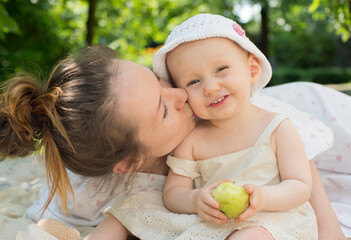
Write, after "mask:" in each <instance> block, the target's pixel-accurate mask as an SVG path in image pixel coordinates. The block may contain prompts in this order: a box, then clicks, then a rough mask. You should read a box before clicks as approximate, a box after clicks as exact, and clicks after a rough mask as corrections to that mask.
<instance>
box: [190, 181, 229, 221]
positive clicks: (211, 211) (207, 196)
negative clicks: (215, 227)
mask: <svg viewBox="0 0 351 240" xmlns="http://www.w3.org/2000/svg"><path fill="white" fill-rule="evenodd" d="M228 181H230V180H221V181H218V182H216V183H214V184H212V185H209V186H205V187H202V188H201V189H199V191H198V192H197V194H196V195H195V196H194V204H195V206H194V207H195V209H196V212H197V214H198V215H199V216H200V217H201V218H202V219H204V220H205V221H207V222H211V223H216V224H224V223H228V222H230V220H229V218H228V217H227V216H226V215H225V214H224V213H223V212H221V211H219V210H218V208H219V204H218V202H217V201H216V200H215V199H214V198H213V197H212V194H211V193H212V191H213V190H214V189H215V188H216V187H217V186H218V185H219V184H221V183H223V182H228Z"/></svg>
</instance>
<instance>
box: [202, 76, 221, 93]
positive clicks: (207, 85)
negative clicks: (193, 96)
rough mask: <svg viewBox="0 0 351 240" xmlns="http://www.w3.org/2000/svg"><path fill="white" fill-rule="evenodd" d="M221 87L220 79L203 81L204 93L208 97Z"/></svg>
mask: <svg viewBox="0 0 351 240" xmlns="http://www.w3.org/2000/svg"><path fill="white" fill-rule="evenodd" d="M220 89H221V86H220V84H219V81H218V80H216V79H215V78H210V79H206V80H205V81H204V82H203V93H204V95H205V96H206V97H209V96H211V95H213V94H215V93H216V92H218V91H219V90H220Z"/></svg>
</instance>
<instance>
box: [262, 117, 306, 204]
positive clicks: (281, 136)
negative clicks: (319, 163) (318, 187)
mask: <svg viewBox="0 0 351 240" xmlns="http://www.w3.org/2000/svg"><path fill="white" fill-rule="evenodd" d="M272 141H273V143H275V146H276V156H277V160H278V168H279V173H280V179H281V182H280V183H279V184H278V185H275V186H265V187H264V190H265V191H266V193H267V196H268V201H267V202H266V204H265V206H264V208H263V210H266V211H284V210H288V209H291V208H294V207H297V206H299V205H301V204H302V203H304V202H307V201H308V200H309V198H310V196H311V190H312V175H311V169H310V165H309V161H308V159H307V156H306V153H305V149H304V146H303V143H302V140H301V138H300V136H299V134H298V133H297V131H296V129H295V127H294V126H293V125H292V123H291V122H290V120H284V121H283V122H282V123H281V124H280V125H279V126H278V128H277V129H276V130H275V131H274V132H273V134H272ZM273 145H274V144H273Z"/></svg>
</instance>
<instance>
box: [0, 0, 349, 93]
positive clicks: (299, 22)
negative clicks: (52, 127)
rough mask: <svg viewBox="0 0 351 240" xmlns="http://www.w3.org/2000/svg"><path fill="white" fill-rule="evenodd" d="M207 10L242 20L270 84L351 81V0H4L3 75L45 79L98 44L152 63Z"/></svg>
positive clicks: (0, 27)
mask: <svg viewBox="0 0 351 240" xmlns="http://www.w3.org/2000/svg"><path fill="white" fill-rule="evenodd" d="M200 12H208V13H214V14H221V15H224V16H226V17H228V18H231V19H233V20H235V21H237V22H238V23H239V24H241V26H242V27H243V28H244V29H245V30H246V34H247V36H248V37H249V38H250V39H251V40H252V41H253V42H255V43H256V44H257V45H258V46H259V48H260V49H261V50H262V51H263V52H264V53H265V54H266V56H268V58H269V60H270V62H271V64H272V66H273V72H274V74H273V78H272V81H271V82H270V85H276V84H281V83H285V82H292V81H311V82H317V83H321V84H343V85H347V86H350V84H351V61H350V59H351V58H350V57H351V40H350V39H351V1H350V0H310V1H307V0H295V1H287V0H285V1H284V0H0V81H4V80H5V79H6V78H8V77H9V76H10V75H12V74H14V73H17V72H19V71H22V70H25V71H28V72H30V73H32V74H35V75H37V76H38V77H40V78H41V79H42V80H45V79H46V78H47V76H48V74H49V72H50V70H51V69H52V67H53V66H54V64H55V63H56V62H57V61H58V60H59V59H62V58H63V57H65V56H66V55H67V54H69V53H73V52H75V51H77V50H79V49H81V48H82V47H84V46H86V45H90V44H103V45H107V46H109V47H111V48H112V49H114V50H116V51H117V53H118V56H119V57H120V58H124V59H129V60H133V61H135V62H137V63H139V64H142V65H146V66H148V67H150V68H151V65H152V56H153V54H154V53H155V51H156V50H157V49H158V48H159V47H160V45H161V44H162V43H163V42H164V41H165V40H166V38H167V35H168V34H169V32H170V31H171V29H172V28H173V27H175V26H176V25H178V24H180V23H181V22H182V21H184V20H185V19H187V18H189V17H190V16H193V15H195V14H197V13H200Z"/></svg>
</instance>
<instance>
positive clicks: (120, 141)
mask: <svg viewBox="0 0 351 240" xmlns="http://www.w3.org/2000/svg"><path fill="white" fill-rule="evenodd" d="M112 64H114V65H113V66H114V67H112ZM116 87H118V60H117V59H116V57H115V52H114V51H112V50H111V49H109V48H107V47H102V46H91V47H87V48H86V49H84V50H83V51H81V52H80V54H79V55H78V56H76V57H72V56H69V57H67V58H66V59H64V60H62V61H61V62H59V63H58V64H57V66H56V67H55V68H54V69H53V71H52V73H51V75H50V77H49V79H48V81H47V82H46V84H45V86H42V84H40V82H39V81H38V80H36V79H35V78H33V77H32V76H30V75H28V74H21V75H18V76H15V77H13V78H11V79H9V80H8V81H7V82H6V85H5V87H4V93H3V94H1V98H0V153H1V159H0V160H4V159H5V158H7V157H24V156H27V155H29V154H32V153H33V152H36V151H38V150H40V151H44V157H45V167H46V171H47V180H48V182H49V183H50V184H51V188H50V194H49V198H48V201H47V202H46V205H45V208H44V211H45V209H46V208H47V207H48V205H49V203H50V202H51V200H52V198H53V197H54V195H55V193H56V192H57V194H58V197H59V198H60V200H61V203H62V209H63V210H64V211H66V210H67V196H68V194H72V196H73V197H74V194H73V190H72V186H71V184H70V181H69V178H68V175H67V172H66V168H67V169H69V170H71V171H72V172H74V173H77V174H80V175H83V176H88V177H103V179H107V178H108V177H109V176H110V175H111V174H112V173H113V166H114V165H115V164H116V163H117V162H119V161H121V160H124V159H126V158H128V159H130V161H129V167H130V168H132V169H134V170H135V169H136V168H137V167H136V166H138V165H140V164H139V161H140V159H141V158H140V156H141V154H143V153H145V152H146V151H144V148H143V146H142V145H141V144H140V143H139V142H138V140H137V137H136V136H137V134H136V131H137V129H136V127H134V126H132V125H131V124H130V123H129V122H130V121H127V119H126V118H124V117H123V116H120V114H119V112H118V109H117V108H118V96H117V92H118V91H116V90H115V89H116ZM44 211H43V212H44Z"/></svg>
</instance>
